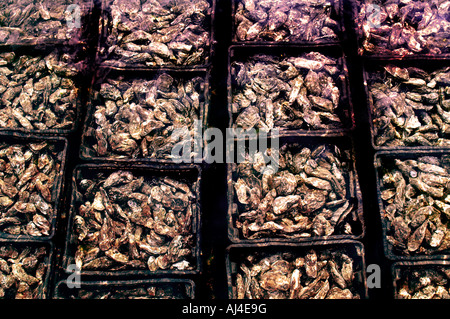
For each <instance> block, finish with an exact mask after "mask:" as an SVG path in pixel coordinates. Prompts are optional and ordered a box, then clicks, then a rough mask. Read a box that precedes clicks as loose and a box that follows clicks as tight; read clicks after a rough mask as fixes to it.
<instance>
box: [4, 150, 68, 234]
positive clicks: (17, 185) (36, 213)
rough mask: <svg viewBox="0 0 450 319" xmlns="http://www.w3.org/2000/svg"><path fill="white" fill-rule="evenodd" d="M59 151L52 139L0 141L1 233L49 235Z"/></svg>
mask: <svg viewBox="0 0 450 319" xmlns="http://www.w3.org/2000/svg"><path fill="white" fill-rule="evenodd" d="M61 153H62V151H61V149H60V147H59V146H57V145H56V144H53V143H51V142H42V143H28V144H7V143H2V144H0V162H2V163H3V165H2V167H1V168H0V194H1V195H0V232H2V233H5V234H9V235H28V236H37V237H42V236H49V235H50V234H51V232H52V231H53V229H52V221H53V219H54V218H55V214H56V212H55V211H54V209H55V202H56V200H58V199H57V198H55V197H54V196H55V195H54V194H56V192H55V188H56V187H58V185H59V183H60V182H59V181H60V180H61V176H60V174H61Z"/></svg>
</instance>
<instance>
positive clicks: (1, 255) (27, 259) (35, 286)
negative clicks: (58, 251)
mask: <svg viewBox="0 0 450 319" xmlns="http://www.w3.org/2000/svg"><path fill="white" fill-rule="evenodd" d="M49 263H50V261H49V251H48V249H47V248H46V247H45V246H42V247H38V248H36V247H35V246H26V245H25V246H17V247H16V246H15V245H14V244H7V243H3V244H1V245H0V265H1V266H0V299H42V298H45V291H46V290H47V288H48V287H45V286H44V284H46V283H45V275H46V271H47V268H48V265H49Z"/></svg>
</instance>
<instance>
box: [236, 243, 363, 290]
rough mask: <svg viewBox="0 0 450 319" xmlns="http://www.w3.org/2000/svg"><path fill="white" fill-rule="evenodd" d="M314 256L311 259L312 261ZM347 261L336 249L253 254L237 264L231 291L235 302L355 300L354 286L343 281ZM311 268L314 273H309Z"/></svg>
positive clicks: (356, 287) (346, 256)
mask: <svg viewBox="0 0 450 319" xmlns="http://www.w3.org/2000/svg"><path fill="white" fill-rule="evenodd" d="M312 256H314V258H312ZM349 259H350V260H351V258H350V257H349V256H348V255H347V254H346V252H345V251H341V250H339V249H336V250H332V251H321V252H317V251H315V250H314V249H311V250H310V251H308V252H307V253H306V254H305V253H304V254H294V253H281V252H280V253H258V252H256V253H254V254H249V255H243V256H242V260H240V261H239V262H238V264H237V269H238V271H237V274H236V275H235V276H236V279H235V280H234V282H233V288H234V289H236V291H237V292H238V294H237V296H234V298H238V299H359V298H361V296H360V294H359V292H358V283H357V280H356V276H353V272H356V271H357V269H356V268H354V266H353V263H351V265H352V269H351V270H350V269H349V268H348V267H347V270H346V272H348V271H351V272H352V276H351V278H352V280H351V281H345V280H344V279H343V276H344V274H343V273H342V269H343V267H344V266H343V264H344V262H347V265H348V260H349ZM312 269H314V270H312Z"/></svg>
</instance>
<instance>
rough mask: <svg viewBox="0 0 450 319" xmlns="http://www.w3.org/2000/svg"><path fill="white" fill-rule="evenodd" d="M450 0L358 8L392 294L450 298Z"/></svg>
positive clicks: (357, 27)
mask: <svg viewBox="0 0 450 319" xmlns="http://www.w3.org/2000/svg"><path fill="white" fill-rule="evenodd" d="M449 8H450V3H449V2H448V1H438V2H433V3H430V2H427V1H399V2H398V3H393V2H391V3H387V2H386V3H385V1H381V2H380V1H363V2H361V3H357V2H354V3H353V18H354V21H355V24H354V27H355V30H356V39H357V45H358V54H359V55H360V56H361V57H362V58H363V59H364V65H363V70H362V71H363V76H364V87H365V93H366V98H367V110H368V115H369V117H368V120H369V125H370V136H371V145H372V148H373V150H374V151H375V154H374V165H375V173H376V181H374V183H376V191H377V196H378V206H379V211H378V213H379V217H380V220H381V227H382V242H383V251H384V254H385V258H386V259H387V260H388V262H389V263H390V267H391V277H390V282H391V287H390V288H391V290H390V297H391V298H395V299H403V298H405V299H411V298H413V299H431V298H434V299H435V298H449V292H448V284H447V281H446V280H445V275H444V274H445V273H446V272H448V266H446V261H445V260H447V259H448V247H447V246H448V244H447V242H448V236H449V234H450V233H449V232H448V228H447V225H448V216H447V205H448V203H447V201H448V199H447V193H448V184H447V182H446V180H447V178H448V176H449V175H448V174H449V167H448V164H447V158H448V155H449V153H448V145H449V143H448V133H447V128H446V127H447V125H448V118H447V112H448V105H449V104H448V101H449V97H450V95H449V93H450V92H449V83H450V82H449V81H448V79H449V72H448V57H449V55H448V54H449V53H448V44H447V41H448V33H447V32H446V30H447V27H446V26H447V25H448V23H449V21H448V16H449Z"/></svg>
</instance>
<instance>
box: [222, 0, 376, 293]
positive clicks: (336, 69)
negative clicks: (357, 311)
mask: <svg viewBox="0 0 450 319" xmlns="http://www.w3.org/2000/svg"><path fill="white" fill-rule="evenodd" d="M231 5H232V10H231V11H232V12H231V16H232V21H231V23H232V35H231V37H232V38H231V43H232V45H231V46H230V47H229V62H228V114H229V127H230V128H234V129H252V128H253V129H255V130H256V131H258V132H259V133H261V132H265V133H268V137H267V141H266V142H265V143H259V145H262V144H263V145H268V144H269V143H268V142H269V141H272V142H273V140H275V139H277V140H278V141H279V149H280V155H281V156H282V159H281V158H280V160H279V163H277V164H279V165H278V167H277V168H278V170H272V168H270V167H269V166H270V165H268V163H267V162H265V163H261V158H262V156H263V154H266V153H267V151H266V150H265V149H259V150H258V151H259V152H260V153H259V154H258V153H257V154H256V155H255V154H252V155H255V156H254V157H253V158H251V159H250V160H247V162H245V163H240V162H237V163H228V164H227V183H228V194H227V197H228V213H227V220H228V237H229V241H231V245H230V246H229V247H228V248H227V255H226V266H227V280H228V297H229V298H239V299H240V298H250V299H253V298H286V299H297V298H314V297H316V298H320V299H321V298H367V297H368V291H367V286H366V275H365V256H364V255H365V252H364V247H363V244H362V239H363V237H364V233H365V225H364V218H363V208H362V197H361V192H360V187H359V179H358V174H357V171H356V166H355V152H354V146H353V137H352V133H353V130H354V126H355V119H354V112H353V104H352V98H351V94H350V88H349V77H348V71H347V64H346V56H345V54H344V52H343V49H342V44H343V43H344V41H345V30H344V23H343V2H341V1H321V2H314V3H307V2H305V1H290V2H272V1H251V0H242V1H240V0H235V1H232V4H231ZM332 34H334V36H333V35H332ZM324 78H326V79H327V81H328V82H332V83H333V85H334V88H335V89H336V88H337V89H338V90H339V94H338V95H337V97H338V98H337V99H335V100H334V101H333V102H331V101H330V100H328V101H327V97H328V99H331V100H332V99H333V98H330V96H327V95H326V93H324V91H325V88H324V87H323V86H321V85H323V84H324V82H326V81H325V80H324ZM316 85H317V87H316ZM321 95H323V96H321ZM322 102H324V103H322ZM327 102H328V103H329V104H331V103H334V105H333V106H332V107H327V105H328V104H327ZM328 106H329V105H328ZM327 111H328V113H327ZM283 112H284V114H281V115H280V113H283ZM274 128H277V129H279V134H274V132H273V129H274ZM250 140H251V138H249V142H251V141H250ZM261 140H262V138H261V137H260V136H259V140H258V141H259V142H261ZM235 142H236V143H239V138H237V139H236V141H235ZM272 151H273V150H272ZM237 152H238V153H239V150H237ZM247 154H248V153H247ZM305 154H306V155H305ZM324 154H326V155H324ZM252 155H250V156H252ZM266 155H267V154H266ZM333 156H336V158H337V162H341V161H342V163H345V164H344V165H345V169H344V175H345V177H343V178H342V179H341V181H342V182H343V184H342V187H343V188H345V190H343V189H340V191H338V190H337V189H336V188H334V186H332V184H333V183H334V182H335V181H336V180H335V179H334V177H333V175H334V176H335V177H336V176H337V175H335V173H331V167H332V165H331V163H329V162H327V160H326V158H328V159H330V158H331V157H333ZM302 157H303V158H304V161H303V163H302ZM258 158H259V161H258ZM252 160H254V161H252ZM306 162H308V164H307V163H306ZM337 162H336V163H337ZM327 163H328V164H329V166H327V165H328V164H327ZM272 164H273V163H272ZM308 165H312V167H310V166H308ZM321 165H323V167H320V166H321ZM307 166H308V167H307ZM317 166H319V167H317ZM316 168H317V169H318V170H321V168H323V169H324V170H323V171H322V173H323V172H326V171H327V168H328V169H330V174H329V175H327V174H324V175H321V174H320V173H319V172H318V171H316V170H315V169H316ZM335 168H336V167H335ZM307 170H308V171H307ZM309 174H311V175H309ZM336 174H337V173H336ZM313 176H315V177H313ZM318 176H321V177H322V178H325V179H327V178H329V180H330V181H331V182H330V183H331V184H328V181H325V182H324V180H322V179H320V178H318V179H315V178H316V177H318ZM291 177H292V178H291ZM311 177H313V178H312V179H311ZM315 182H317V183H318V184H315ZM321 182H324V183H323V184H326V185H319V184H320V183H321ZM289 184H290V185H291V186H293V188H292V189H291V188H289V186H288V185H289ZM330 185H331V186H330ZM328 186H330V188H328ZM335 186H337V185H335ZM338 188H339V187H338ZM287 189H289V190H287ZM326 189H328V190H326ZM341 191H342V192H341ZM335 192H336V193H338V195H336V193H335ZM315 196H316V197H315ZM322 196H323V197H322ZM322 204H323V205H322ZM335 204H336V205H335ZM333 213H334V214H333ZM333 216H334V217H333ZM342 254H343V255H345V256H347V257H349V258H350V259H352V260H353V269H352V271H353V272H352V273H351V274H350V275H349V277H348V281H347V282H342V281H341V282H340V284H336V282H335V281H334V280H336V278H337V277H335V276H334V275H332V276H331V277H329V278H328V277H327V271H329V272H330V273H333V272H334V268H333V266H331V265H334V262H336V263H338V261H337V260H338V259H336V260H334V261H331V260H328V259H327V257H326V256H341V257H342ZM341 257H340V258H341ZM316 258H317V259H318V260H320V261H319V262H318V263H320V264H321V266H318V265H317V264H316V262H317V260H316ZM342 259H345V257H342ZM275 260H278V261H279V265H281V263H282V262H283V263H285V264H286V265H290V266H286V267H288V268H286V269H289V271H287V270H286V269H285V268H280V269H277V266H275V264H273V267H272V264H270V263H271V262H270V261H272V262H274V261H275ZM302 261H303V262H302ZM268 262H269V264H270V266H269V264H267V263H268ZM324 265H325V266H324ZM340 266H341V265H340V264H339V266H338V267H340ZM260 267H262V269H261V273H260V272H259V271H258V269H259V268H260ZM314 267H316V268H315V269H316V271H314V270H311V269H314ZM317 267H318V268H319V270H321V272H319V273H317ZM268 269H269V270H268ZM283 269H284V270H283ZM339 269H340V268H339ZM246 270H247V271H246ZM277 271H278V272H277ZM286 271H287V272H286ZM338 272H339V271H338ZM269 274H270V275H273V277H272V278H269V277H268V276H269ZM298 275H300V276H299V278H301V280H300V279H298V278H297V277H298ZM321 276H324V277H323V278H322V277H321ZM337 276H340V273H339V275H337ZM286 278H288V279H289V280H291V281H290V284H289V283H287V286H286V285H283V283H284V281H283V280H286ZM271 280H272V281H271ZM289 280H288V281H289ZM296 280H297V281H298V282H297V284H295V281H296ZM308 285H311V287H308ZM300 287H303V288H302V289H300Z"/></svg>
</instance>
